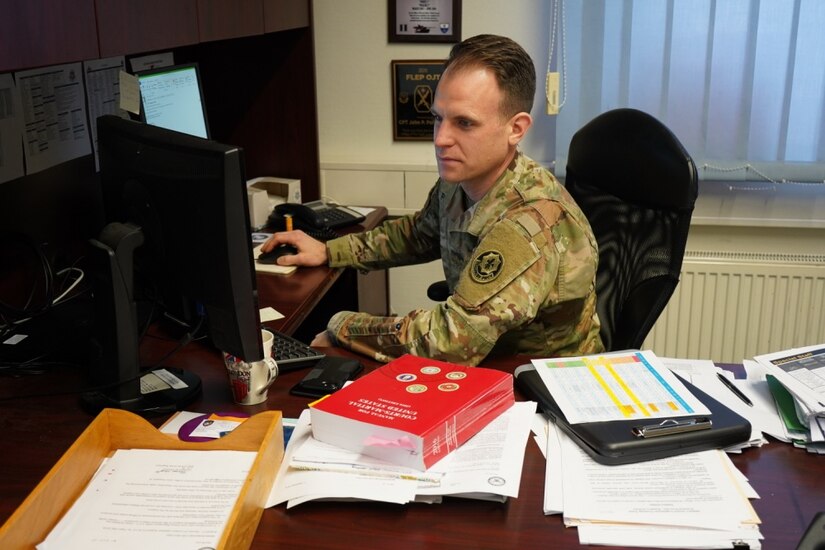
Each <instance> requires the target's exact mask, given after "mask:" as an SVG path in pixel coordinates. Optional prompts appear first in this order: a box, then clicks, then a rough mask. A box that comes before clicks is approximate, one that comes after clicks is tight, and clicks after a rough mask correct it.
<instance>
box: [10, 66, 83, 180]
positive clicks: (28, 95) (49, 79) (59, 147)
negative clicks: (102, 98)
mask: <svg viewBox="0 0 825 550" xmlns="http://www.w3.org/2000/svg"><path fill="white" fill-rule="evenodd" d="M14 76H15V78H16V79H17V93H18V94H19V97H20V106H21V109H22V112H23V150H24V152H25V158H26V173H28V174H33V173H35V172H39V171H41V170H45V169H46V168H49V167H51V166H54V165H56V164H60V163H61V162H66V161H68V160H72V159H74V158H77V157H82V156H84V155H88V154H90V153H91V152H92V144H91V139H90V137H89V127H88V124H87V122H86V94H85V91H84V85H83V72H82V68H81V64H80V63H69V64H66V65H55V66H52V67H43V68H40V69H31V70H28V71H20V72H17V73H15V74H14Z"/></svg>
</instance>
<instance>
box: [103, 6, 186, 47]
mask: <svg viewBox="0 0 825 550" xmlns="http://www.w3.org/2000/svg"><path fill="white" fill-rule="evenodd" d="M96 4H97V31H98V38H99V41H100V57H112V56H115V55H126V54H131V53H138V52H148V51H153V50H162V49H170V48H175V47H178V46H185V45H187V44H195V43H197V42H198V7H197V2H196V0H140V2H135V1H133V0H97V2H96Z"/></svg>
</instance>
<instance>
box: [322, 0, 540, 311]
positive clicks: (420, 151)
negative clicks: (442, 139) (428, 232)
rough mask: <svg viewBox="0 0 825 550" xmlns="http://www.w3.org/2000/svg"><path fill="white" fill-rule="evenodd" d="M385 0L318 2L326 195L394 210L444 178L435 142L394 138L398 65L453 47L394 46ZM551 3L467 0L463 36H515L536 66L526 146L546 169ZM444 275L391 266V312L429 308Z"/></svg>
mask: <svg viewBox="0 0 825 550" xmlns="http://www.w3.org/2000/svg"><path fill="white" fill-rule="evenodd" d="M387 6H388V3H387V0H313V10H314V12H313V17H314V28H315V64H316V78H317V86H318V90H317V94H318V136H319V152H320V157H321V192H322V194H323V195H324V196H327V197H330V198H333V199H335V200H338V201H340V202H345V203H349V204H362V205H375V204H381V205H384V206H387V208H388V209H389V211H390V214H404V213H408V212H413V211H415V210H417V209H418V208H420V207H421V206H422V205H423V204H424V199H425V198H426V194H427V191H428V190H429V188H430V187H432V184H433V183H435V180H436V178H437V177H438V174H437V170H436V166H435V158H434V152H433V145H432V142H420V141H399V142H394V141H393V138H392V129H393V121H392V97H391V96H392V79H391V74H390V62H391V61H393V60H441V59H446V57H447V55H448V54H449V51H450V47H451V44H398V43H393V44H390V43H388V42H387V32H388V28H387V27H388V23H387ZM549 25H550V1H549V0H508V1H501V0H464V1H463V2H462V18H461V26H462V29H461V36H462V38H468V37H470V36H474V35H476V34H482V33H491V34H500V35H505V36H509V37H510V38H512V39H513V40H515V41H516V42H518V43H519V44H521V45H522V47H524V49H525V50H527V52H528V53H529V54H530V56H531V57H532V58H533V61H534V62H535V64H536V77H537V88H538V89H537V90H536V100H535V102H534V108H533V112H532V114H533V118H534V124H533V128H532V129H531V132H530V134H528V137H527V139H526V140H525V141H524V142H522V150H524V151H525V152H526V153H527V154H528V155H530V156H531V157H533V158H534V159H536V160H537V161H539V162H543V163H545V164H546V165H549V163H550V161H551V160H552V158H553V155H554V152H553V150H554V148H555V141H554V134H555V120H554V117H550V116H548V115H546V114H544V113H543V111H542V110H543V109H544V103H545V100H544V75H545V73H546V69H547V55H548V47H549V44H548V42H547V40H548V36H549V32H547V31H546V30H545V29H548V28H549ZM443 278H444V273H443V271H442V270H441V262H439V261H436V262H431V263H429V264H425V265H420V266H408V267H403V268H397V269H392V270H390V274H389V282H390V297H389V302H390V308H391V310H392V311H394V312H396V313H399V314H404V313H407V312H408V311H410V310H412V309H415V308H429V307H431V306H432V302H430V301H429V300H428V299H427V297H426V287H427V285H428V284H429V283H430V282H432V281H436V280H440V279H443Z"/></svg>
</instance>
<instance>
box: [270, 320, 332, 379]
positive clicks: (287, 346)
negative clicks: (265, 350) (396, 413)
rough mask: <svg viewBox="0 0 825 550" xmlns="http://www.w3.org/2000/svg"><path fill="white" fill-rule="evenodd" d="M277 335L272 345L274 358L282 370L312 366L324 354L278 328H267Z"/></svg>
mask: <svg viewBox="0 0 825 550" xmlns="http://www.w3.org/2000/svg"><path fill="white" fill-rule="evenodd" d="M267 330H269V331H270V332H272V334H274V335H275V342H274V343H273V345H272V358H273V359H275V362H276V363H278V370H279V371H281V372H285V371H290V370H295V369H301V368H304V367H311V366H313V365H314V364H315V363H317V362H318V361H320V360H321V359H322V358H323V357H324V354H323V353H320V352H318V351H316V350H314V349H312V348H311V347H309V346H308V345H306V344H304V343H303V342H301V341H300V340H296V339H295V338H293V337H292V336H287V335H286V334H284V333H282V332H278V331H277V330H272V329H267Z"/></svg>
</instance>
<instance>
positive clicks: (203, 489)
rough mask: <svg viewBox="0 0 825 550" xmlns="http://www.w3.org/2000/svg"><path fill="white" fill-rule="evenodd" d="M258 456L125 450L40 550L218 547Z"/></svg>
mask: <svg viewBox="0 0 825 550" xmlns="http://www.w3.org/2000/svg"><path fill="white" fill-rule="evenodd" d="M255 457H256V453H254V452H246V451H175V450H172V451H170V450H148V449H128V450H122V449H121V450H118V451H116V452H115V454H114V455H113V456H112V458H110V459H109V460H107V461H106V463H105V464H104V465H103V467H102V468H101V469H100V470H99V471H98V473H97V474H96V475H95V477H94V478H92V480H91V481H90V482H89V484H88V485H87V487H86V490H85V491H84V492H83V493H82V494H81V496H80V497H79V498H78V499H77V501H75V503H74V505H73V506H72V508H70V509H69V511H68V512H67V513H66V515H65V516H64V517H63V518H62V519H61V520H60V522H58V524H57V526H55V528H54V529H53V530H52V532H51V533H50V534H49V536H48V537H47V538H46V540H45V541H43V542H42V543H41V544H40V545H38V547H37V548H38V550H49V549H53V548H60V549H61V550H67V549H70V550H71V549H78V550H81V549H82V550H109V549H111V548H118V549H121V550H133V549H134V550H142V549H145V548H152V550H165V549H169V550H177V549H180V548H216V547H217V545H218V541H219V540H220V537H221V535H222V533H223V531H224V528H225V526H226V522H227V520H228V519H229V515H230V513H231V511H232V508H233V506H234V505H235V501H236V500H237V499H238V495H239V494H240V490H241V488H242V486H243V483H244V481H245V480H246V478H247V475H248V473H249V470H250V468H251V467H252V463H253V461H254V460H255Z"/></svg>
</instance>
